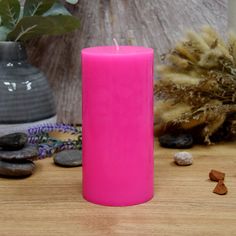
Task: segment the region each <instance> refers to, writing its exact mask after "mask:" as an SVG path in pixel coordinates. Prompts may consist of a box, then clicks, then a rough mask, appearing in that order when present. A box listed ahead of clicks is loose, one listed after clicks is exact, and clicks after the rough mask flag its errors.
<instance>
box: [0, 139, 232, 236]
mask: <svg viewBox="0 0 236 236" xmlns="http://www.w3.org/2000/svg"><path fill="white" fill-rule="evenodd" d="M235 146H236V143H230V144H220V145H216V146H211V147H205V146H204V147H201V146H198V147H194V148H193V149H191V150H189V151H190V152H191V153H192V154H193V156H194V164H193V165H191V166H187V167H179V166H176V165H175V164H174V163H173V153H175V152H176V150H170V149H164V148H160V147H159V145H158V144H157V143H155V196H154V198H153V199H152V200H151V201H150V202H148V203H145V204H142V205H137V206H131V207H103V206H99V205H94V204H91V203H89V202H86V201H85V200H83V198H82V195H81V188H82V186H81V185H82V169H81V168H80V167H78V168H61V167H57V166H55V165H54V164H53V163H52V159H46V160H42V161H38V162H36V172H35V174H34V175H32V176H31V177H29V178H27V179H19V180H14V179H3V178H0V212H1V214H0V235H1V236H23V235H24V236H42V235H47V236H54V235H55V236H64V235H66V236H75V235H83V236H87V235H99V236H101V235H103V236H111V235H112V236H113V235H114V236H116V235H129V236H137V235H140V236H152V235H160V236H162V235H165V236H167V235H181V236H184V235H186V236H189V235H192V236H202V235H207V236H229V235H230V236H233V235H236V224H235V222H236V205H235V202H236V170H235V166H236V158H235ZM212 168H214V169H217V170H221V171H224V172H225V173H226V179H225V183H226V185H227V187H228V190H229V192H228V194H227V195H224V196H219V195H216V194H214V193H212V191H213V189H214V187H215V185H216V182H211V181H210V180H208V173H209V171H210V170H211V169H212Z"/></svg>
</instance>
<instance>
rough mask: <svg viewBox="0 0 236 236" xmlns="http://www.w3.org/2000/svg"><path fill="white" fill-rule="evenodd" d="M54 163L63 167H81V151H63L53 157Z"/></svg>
mask: <svg viewBox="0 0 236 236" xmlns="http://www.w3.org/2000/svg"><path fill="white" fill-rule="evenodd" d="M54 163H55V164H56V165H59V166H63V167H76V166H81V165H82V151H81V150H65V151H62V152H59V153H57V154H56V155H55V156H54Z"/></svg>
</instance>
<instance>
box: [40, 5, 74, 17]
mask: <svg viewBox="0 0 236 236" xmlns="http://www.w3.org/2000/svg"><path fill="white" fill-rule="evenodd" d="M55 15H65V16H70V15H71V14H70V12H69V11H68V10H67V9H66V8H65V7H64V5H63V4H61V3H57V2H56V3H54V5H53V6H52V7H51V8H50V9H49V10H48V11H46V12H45V13H44V14H43V16H55Z"/></svg>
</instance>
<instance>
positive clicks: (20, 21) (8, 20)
mask: <svg viewBox="0 0 236 236" xmlns="http://www.w3.org/2000/svg"><path fill="white" fill-rule="evenodd" d="M73 2H76V1H73ZM74 4H75V3H74ZM77 28H79V20H78V19H77V18H75V17H74V16H72V15H71V14H70V12H69V11H68V10H67V9H66V8H65V7H64V5H62V4H61V3H60V2H58V1H57V0H26V1H25V5H24V6H23V7H22V8H21V7H20V2H19V0H0V41H26V40H29V39H32V38H35V37H39V36H42V35H61V34H64V33H67V32H71V31H73V30H75V29H77Z"/></svg>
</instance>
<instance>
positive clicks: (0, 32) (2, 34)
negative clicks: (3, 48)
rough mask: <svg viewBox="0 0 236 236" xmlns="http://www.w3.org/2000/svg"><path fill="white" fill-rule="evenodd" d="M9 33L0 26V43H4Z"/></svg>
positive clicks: (5, 28)
mask: <svg viewBox="0 0 236 236" xmlns="http://www.w3.org/2000/svg"><path fill="white" fill-rule="evenodd" d="M9 32H10V30H9V29H8V28H7V27H5V26H0V41H6V39H7V34H8V33H9Z"/></svg>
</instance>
